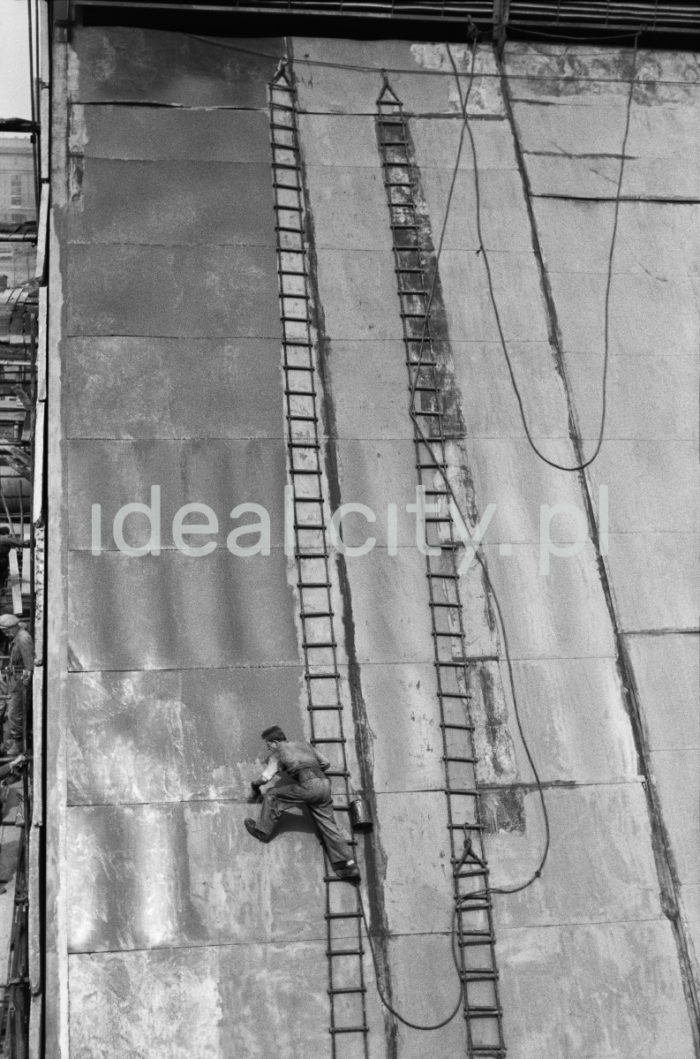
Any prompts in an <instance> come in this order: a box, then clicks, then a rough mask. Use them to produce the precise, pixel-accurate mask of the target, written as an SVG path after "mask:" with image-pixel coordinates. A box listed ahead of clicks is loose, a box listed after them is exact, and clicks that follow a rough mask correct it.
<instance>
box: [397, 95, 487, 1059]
mask: <svg viewBox="0 0 700 1059" xmlns="http://www.w3.org/2000/svg"><path fill="white" fill-rule="evenodd" d="M377 108H378V115H377V138H378V144H379V151H380V156H381V160H382V168H383V175H384V186H385V188H386V196H387V203H388V206H389V216H390V224H391V233H392V244H393V250H394V266H395V272H396V279H397V287H398V296H399V306H400V313H401V321H402V328H403V339H404V348H405V353H406V367H407V371H408V385H409V390H410V393H411V395H412V401H411V410H412V412H413V413H414V416H415V419H414V440H415V450H416V469H417V475H418V484H419V486H422V487H423V488H424V489H425V503H426V518H425V526H426V543H427V544H429V545H430V546H431V548H432V549H434V552H435V554H430V555H428V556H426V567H427V568H426V576H427V581H428V598H429V605H430V615H431V626H432V637H433V648H434V664H435V673H436V678H437V694H438V700H439V707H440V727H441V730H442V748H443V762H444V769H445V793H446V798H447V821H448V828H449V831H450V845H451V854H452V869H453V878H454V900H455V904H456V909H457V924H458V942H459V951H460V964H461V976H462V982H463V985H464V1018H465V1021H466V1028H467V1046H468V1055H469V1056H470V1057H472V1059H477V1057H478V1059H482V1057H484V1059H485V1057H487V1056H489V1057H497V1059H502V1057H504V1056H505V1054H506V1047H505V1043H504V1039H503V1026H502V1010H501V1003H500V997H499V989H498V969H497V966H496V950H495V935H494V928H493V914H492V903H491V895H490V890H489V869H488V864H487V863H486V858H485V856H484V847H483V825H482V822H481V812H480V796H479V791H478V789H477V778H476V756H475V749H474V737H473V732H474V727H473V724H472V721H471V712H470V707H469V701H470V698H471V696H470V695H469V691H468V689H469V667H470V665H472V664H473V663H470V661H469V659H468V658H467V657H466V637H465V634H464V620H463V613H462V603H461V600H460V590H459V558H460V553H459V549H460V548H463V544H462V542H461V541H460V540H459V539H458V538H456V536H455V533H454V523H453V520H452V517H451V514H450V506H449V500H450V492H449V489H448V488H447V484H446V481H447V473H448V468H447V452H446V439H445V430H444V408H443V403H442V398H443V395H442V382H441V380H442V377H443V374H444V371H443V365H442V364H441V362H440V359H439V349H440V343H439V342H436V341H435V336H434V334H433V328H432V325H431V318H430V309H431V300H432V299H431V284H432V280H431V279H430V276H431V275H432V272H431V271H430V270H429V268H428V267H427V265H428V264H429V263H430V261H429V255H430V254H431V253H432V247H431V246H429V245H428V242H427V240H425V241H424V240H422V237H421V218H420V216H419V214H418V210H417V207H416V202H417V197H416V189H417V173H416V172H415V169H414V165H413V162H412V157H411V150H410V140H409V129H408V123H407V121H406V118H405V115H404V112H403V107H402V104H401V102H400V101H399V99H398V98H397V97H396V95H395V94H394V92H393V91H392V89H391V88H390V86H389V84H388V82H387V81H386V80H385V83H384V86H383V89H382V93H381V95H380V97H379V99H378V100H377ZM431 264H432V266H433V268H436V267H437V263H436V262H434V263H431Z"/></svg>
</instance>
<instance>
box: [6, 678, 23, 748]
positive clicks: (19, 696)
mask: <svg viewBox="0 0 700 1059" xmlns="http://www.w3.org/2000/svg"><path fill="white" fill-rule="evenodd" d="M27 690H28V689H27V688H26V687H25V685H24V684H23V683H22V678H21V677H15V678H14V679H13V680H10V682H9V686H8V691H9V697H8V700H7V733H6V735H7V738H6V742H7V743H8V744H10V745H12V747H14V748H15V749H16V748H17V746H20V747H21V746H22V743H23V740H24V724H25V719H24V712H25V709H26V706H27Z"/></svg>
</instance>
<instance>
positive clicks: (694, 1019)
mask: <svg viewBox="0 0 700 1059" xmlns="http://www.w3.org/2000/svg"><path fill="white" fill-rule="evenodd" d="M496 59H497V62H498V64H499V68H500V71H501V89H502V94H503V100H504V104H505V108H506V114H507V117H508V122H509V125H510V128H511V134H512V139H513V146H514V150H515V155H516V161H517V166H518V171H519V173H520V178H521V181H522V187H523V196H524V200H525V204H526V208H527V213H528V218H529V221H530V231H531V237H532V243H533V250H534V256H535V260H536V262H537V266H538V269H539V273H540V282H541V286H542V291H543V294H544V303H545V309H546V313H547V325H548V331H549V335H550V340H551V347H552V349H553V351H554V354H555V362H556V366H557V371H558V373H559V375H560V377H561V379H562V383H563V386H564V392H565V395H566V402H567V409H568V416H569V428H570V430H569V433H570V439H571V443H572V446H573V448H574V452H575V454H576V459H577V462H578V463H579V464H582V463H583V462H584V453H583V443H582V440H581V430H580V426H579V423H578V417H577V413H576V407H575V403H574V399H573V393H572V389H571V383H570V380H569V376H568V372H567V370H566V363H565V358H564V353H563V340H562V335H561V328H560V325H559V320H558V316H557V310H556V303H555V300H554V296H553V293H552V289H551V284H550V282H549V276H548V273H547V267H546V265H545V261H544V255H543V253H542V246H541V242H540V236H539V230H538V227H537V219H536V217H535V212H534V209H533V206H532V199H533V197H534V196H533V194H532V188H531V184H530V178H529V173H528V170H527V166H526V164H525V159H524V156H523V151H522V145H521V142H520V136H519V132H518V126H517V122H516V120H515V113H514V110H513V105H512V104H513V102H517V101H514V100H513V99H512V98H511V95H510V86H509V75H508V71H507V69H506V66H505V62H504V61H503V60H502V59H501V58H500V57H499V56H498V55H497V57H496ZM578 477H579V481H580V483H581V491H582V494H583V500H584V504H585V507H586V516H587V521H588V527H589V534H590V538H591V542H592V544H593V548H594V553H595V557H596V566H597V570H598V576H599V578H600V583H601V586H602V590H603V595H604V598H605V604H606V607H607V610H608V613H609V615H610V623H611V626H612V632H613V637H614V640H615V644H616V649H617V651H616V665H617V671H618V674H619V678H620V686H621V688H622V691H623V697H624V705H625V709H626V711H627V714H628V716H629V718H630V727H631V729H632V735H633V739H634V743H635V748H636V751H637V756H638V759H639V770H640V772H641V774H642V776H643V779H644V783H643V787H644V792H645V796H646V801H647V809H648V812H649V820H650V826H651V835H652V849H653V853H654V861H655V864H656V870H657V876H658V879H659V885H660V888H661V905H662V909H663V911H664V914H665V915H666V916H667V918H668V919H669V921H670V923H671V929H672V932H673V936H674V939H675V942H676V949H677V952H678V960H679V964H680V970H681V977H682V981H683V987H684V990H685V994H686V999H687V1002H688V1008H689V1015H690V1023H691V1031H692V1033H693V1038H694V1043H695V1048H696V1051H697V1053H698V1055H700V1029H699V1028H698V1027H700V995H699V993H698V984H697V981H696V978H695V973H694V966H693V957H692V954H691V944H692V943H691V942H690V939H689V937H688V934H687V929H686V926H685V923H684V922H683V919H682V916H681V912H680V909H681V901H680V891H681V884H680V880H679V877H678V870H677V866H676V861H675V856H674V853H673V848H672V845H671V840H670V835H669V832H668V828H667V826H666V822H665V818H664V814H663V808H662V805H661V798H660V796H659V792H658V789H657V786H656V781H655V778H654V771H653V766H652V762H651V750H650V748H649V746H648V743H647V738H646V734H645V726H644V719H643V711H642V706H641V701H640V697H639V690H638V687H637V681H636V676H635V672H634V667H633V665H632V661H631V659H630V657H629V651H628V647H627V643H626V640H625V637H626V633H625V631H624V630H623V628H622V625H621V622H620V619H619V616H618V614H617V608H616V606H615V601H614V595H613V590H612V585H611V581H610V577H609V574H608V569H607V565H606V563H605V559H604V557H603V553H602V550H601V544H600V534H599V530H598V523H597V519H596V512H595V505H594V503H593V496H592V490H591V483H590V480H589V477H588V473H587V472H586V470H581V471H580V472H579V474H578Z"/></svg>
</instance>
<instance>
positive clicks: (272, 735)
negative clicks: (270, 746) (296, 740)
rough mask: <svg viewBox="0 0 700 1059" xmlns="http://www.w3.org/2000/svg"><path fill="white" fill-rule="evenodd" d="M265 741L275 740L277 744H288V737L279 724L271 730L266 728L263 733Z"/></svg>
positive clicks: (274, 725)
mask: <svg viewBox="0 0 700 1059" xmlns="http://www.w3.org/2000/svg"><path fill="white" fill-rule="evenodd" d="M262 737H263V739H274V740H275V742H279V741H281V742H286V741H287V737H286V735H285V734H284V732H283V731H282V729H281V728H280V726H279V725H278V724H273V725H272V727H271V728H266V729H265V731H264V732H263V733H262Z"/></svg>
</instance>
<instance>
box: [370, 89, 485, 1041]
mask: <svg viewBox="0 0 700 1059" xmlns="http://www.w3.org/2000/svg"><path fill="white" fill-rule="evenodd" d="M383 107H384V108H387V107H390V108H391V110H389V111H388V112H387V111H383V110H382V108H383ZM397 116H398V117H399V118H400V122H397V121H396V117H397ZM388 117H391V118H392V119H393V120H392V121H391V125H392V126H393V127H394V128H396V126H397V125H399V124H400V128H401V130H402V136H401V142H399V143H393V142H391V141H389V140H386V139H385V136H384V135H383V133H384V132H385V127H384V125H383V123H384V122H385V121H386V119H387V118H388ZM376 131H377V141H378V146H379V154H380V157H381V161H382V171H383V176H384V183H385V190H386V197H387V205H388V208H389V220H390V228H391V232H392V246H393V254H394V265H395V272H396V275H397V288H398V297H399V307H400V312H401V313H402V316H401V320H402V330H403V339H404V347H405V352H406V365H407V372H408V380H409V389H410V391H411V397H412V409H413V414H414V415H421V412H420V411H419V410H418V409H416V407H415V394H416V387H417V386H419V385H421V383H420V381H419V379H420V376H421V373H422V372H426V373H432V376H431V385H432V386H434V387H435V389H436V407H437V408H440V407H441V405H442V402H441V398H442V394H443V390H442V386H441V380H440V379H439V378H438V377H437V372H436V362H437V349H436V346H435V344H434V340H433V335H432V330H431V327H430V307H429V305H428V306H426V309H427V313H428V315H427V316H425V315H424V316H423V318H422V335H416V334H414V330H415V329H412V328H411V327H409V326H408V324H407V318H406V317H405V316H404V315H403V301H402V294H403V285H402V283H401V274H402V273H404V274H407V273H408V268H407V267H406V265H404V266H403V267H402V263H401V257H400V254H401V252H402V248H401V247H399V246H398V244H397V241H396V237H397V234H398V232H399V231H401V229H402V227H403V226H402V225H400V224H397V223H395V218H394V214H393V208H394V207H395V206H396V205H398V204H396V203H394V202H393V201H392V193H391V188H390V175H391V173H390V171H391V169H392V168H393V167H396V168H402V169H404V170H405V172H406V175H407V177H408V180H409V188H408V190H407V196H408V197H409V198H410V202H408V203H405V202H403V203H402V205H406V206H408V207H409V208H410V209H411V210H412V211H413V214H414V218H415V219H417V218H418V216H419V211H418V204H417V202H416V199H415V185H416V182H417V167H416V166H415V163H414V162H413V161H412V157H411V153H410V150H409V128H408V122H407V120H406V117H405V115H404V111H403V105H402V103H401V101H400V100H399V99H398V97H397V96H396V95H395V93H394V92H393V90H392V89H391V87H390V85H389V83H388V81H387V80H386V77H385V80H384V85H383V89H382V92H381V94H380V96H379V98H378V100H377V116H376ZM399 148H400V150H399ZM389 151H392V152H393V153H392V155H391V159H392V160H391V161H390V160H389ZM397 159H400V161H399V160H397ZM424 242H425V241H424V240H421V237H420V226H418V227H417V228H416V239H415V244H414V246H413V247H412V249H413V251H414V254H415V260H414V261H413V262H412V266H413V267H412V274H413V275H415V274H416V270H415V265H416V263H418V265H419V273H418V274H419V276H420V280H421V283H420V289H421V290H427V289H428V288H427V283H426V280H427V275H426V267H425V263H424V250H425V247H424ZM435 268H436V269H437V261H436V262H435ZM436 278H437V277H436ZM432 289H433V292H434V290H435V284H433V287H432ZM412 319H415V320H418V319H420V317H413V318H412ZM417 342H419V343H420V358H419V360H417V361H412V360H411V352H412V348H413V346H415V344H416V343H417ZM424 348H425V349H427V350H428V353H429V359H427V360H423V357H422V353H423V349H424ZM412 372H415V378H414V377H413V375H412ZM429 419H430V422H432V423H433V424H436V425H437V430H438V433H437V434H436V435H433V434H432V433H430V429H431V428H430V425H429V423H427V424H426V430H425V433H426V435H427V436H428V442H429V445H428V444H426V442H425V441H424V440H423V438H422V437H421V434H420V431H419V430H418V427H417V425H416V423H415V422H414V424H413V425H414V445H415V452H416V472H417V477H418V483H419V485H423V478H422V473H421V468H422V467H424V465H425V464H426V463H427V465H428V467H429V466H430V464H431V463H433V462H435V463H437V464H442V465H444V466H445V467H446V466H447V452H446V447H445V437H444V433H443V426H442V417H441V416H437V417H435V416H431V417H429ZM424 450H425V453H427V459H425V457H424V456H423V455H422V453H423V451H424ZM431 450H432V451H431ZM436 450H437V451H436ZM448 511H449V507H448ZM450 542H451V543H454V533H453V527H452V524H451V523H450V538H449V542H448V543H450ZM448 551H449V571H448V573H447V576H448V577H450V578H451V580H452V585H453V588H454V603H455V607H456V609H457V614H458V629H457V631H455V633H454V636H453V638H454V639H455V640H458V641H459V644H460V651H461V659H462V660H464V659H465V657H466V637H465V631H464V620H463V615H462V609H461V595H460V588H459V581H458V568H457V561H456V555H455V549H454V547H449V549H448ZM431 558H432V557H431V556H429V555H428V556H426V568H427V570H426V572H427V574H428V578H427V580H428V595H429V606H430V612H431V625H432V632H433V634H434V635H433V637H432V639H433V655H434V665H435V672H436V682H437V693H438V705H439V711H440V720H441V731H442V746H443V762H444V777H445V797H446V809H447V823H448V832H449V841H450V850H451V854H452V864H453V866H455V865H456V864H457V862H458V859H459V858H458V857H457V854H456V840H455V835H456V827H457V826H458V825H455V820H454V806H453V804H452V800H453V798H454V797H455V796H454V794H453V791H452V788H451V776H450V762H449V761H448V760H447V759H448V757H449V756H451V755H450V753H449V750H450V746H449V740H448V736H447V728H446V727H445V724H446V713H445V706H444V698H445V697H446V695H447V692H446V689H445V685H444V677H445V676H446V672H444V671H446V670H447V661H448V660H447V659H446V658H442V656H441V653H440V649H439V647H438V637H437V635H435V634H436V633H437V631H438V630H437V621H436V609H437V608H436V607H435V606H433V605H432V604H433V603H434V602H435V593H434V586H433V580H434V577H431V576H430V575H431V574H439V573H440V572H441V571H440V569H438V570H435V571H433V568H432V566H431ZM435 558H438V557H435ZM439 561H440V562H442V555H441V556H440V557H439ZM450 668H453V667H452V666H450ZM454 670H455V688H456V689H459V684H460V680H459V678H458V677H457V673H458V672H459V673H461V679H462V683H463V685H464V691H463V693H464V694H465V695H466V693H467V688H468V686H469V664H468V662H467V661H466V660H464V661H463V663H462V666H461V667H460V666H459V664H458V665H457V666H456V667H454ZM464 703H465V709H464V713H465V720H464V723H465V726H467V727H465V731H464V741H465V748H464V752H463V753H462V754H460V755H459V756H464V757H468V758H475V756H476V754H475V748H474V739H473V724H472V717H471V710H470V708H469V704H468V700H467V699H465V700H464ZM453 756H454V755H453ZM470 768H471V773H472V775H473V789H474V792H475V794H474V796H473V797H474V822H475V824H476V826H477V830H476V832H475V833H474V834H475V838H472V845H473V846H474V847H476V848H477V851H478V852H477V856H478V858H479V860H480V861H481V864H482V865H483V874H482V875H480V876H476V878H481V879H482V884H481V886H480V887H479V889H483V890H485V891H486V896H485V898H484V899H483V901H484V903H485V905H486V908H485V909H483V908H482V909H478V910H476V914H477V917H478V918H477V923H483V922H484V920H483V919H482V918H481V916H482V915H483V912H484V911H485V912H486V924H487V926H488V937H486V938H484V946H483V947H484V948H487V949H488V953H489V966H488V968H487V970H488V971H490V972H493V979H492V990H493V1008H494V1012H495V1013H494V1014H490V1015H488V1016H487V1017H485V1018H484V1017H481V1018H479V1023H480V1024H481V1025H483V1024H484V1022H488V1021H489V1019H490V1020H492V1022H493V1025H494V1028H495V1030H496V1034H497V1040H498V1044H497V1046H496V1047H497V1052H496V1053H490V1054H497V1055H499V1056H504V1055H505V1043H504V1038H503V1026H502V1013H501V1004H500V997H499V990H498V982H497V979H498V972H497V965H496V953H495V938H494V929H493V913H492V907H491V899H490V897H489V895H488V887H489V871H488V864H487V861H486V858H485V856H484V846H483V835H482V830H481V819H482V813H481V805H480V802H481V799H480V795H479V793H478V783H477V777H476V764H475V763H473V764H472V765H471V766H470ZM467 833H468V832H467V830H466V828H465V843H466V836H467ZM465 849H466V845H465ZM461 882H462V880H460V879H459V878H458V877H457V875H456V874H455V873H454V871H453V896H454V900H455V902H456V920H457V934H458V941H459V942H462V941H463V939H464V938H465V937H469V936H470V933H471V931H470V930H469V929H467V928H466V926H465V922H464V920H465V919H466V917H467V916H468V914H469V912H470V908H469V904H468V902H467V904H466V907H465V903H464V902H463V900H462V898H463V897H464V896H465V895H463V894H462V893H461ZM471 911H475V910H473V909H472V910H471ZM477 929H478V928H477ZM465 952H466V947H465V946H464V945H463V944H460V951H459V957H460V961H459V962H460V966H461V971H462V985H463V990H464V994H463V995H464V1017H465V1022H466V1031H467V1050H468V1054H469V1055H476V1054H479V1052H480V1049H479V1045H478V1043H476V1042H475V1041H474V1035H473V1033H472V1025H471V1022H472V1019H474V1018H476V1017H477V1009H478V1008H479V1007H480V1006H479V1005H478V1004H474V1005H472V1004H471V1003H470V996H469V984H470V982H469V979H468V976H467V972H468V970H469V969H468V968H467V965H466V963H467V958H466V955H465ZM486 1006H487V1007H490V1005H486ZM481 1008H482V1010H481V1011H480V1012H479V1014H483V1005H482V1006H481ZM481 1054H484V1052H483V1049H482V1050H481Z"/></svg>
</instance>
